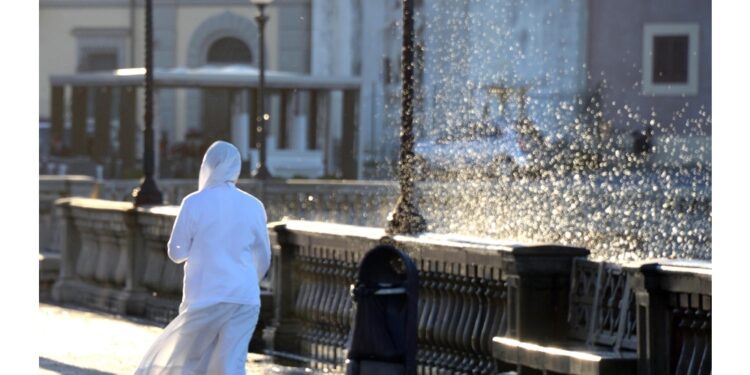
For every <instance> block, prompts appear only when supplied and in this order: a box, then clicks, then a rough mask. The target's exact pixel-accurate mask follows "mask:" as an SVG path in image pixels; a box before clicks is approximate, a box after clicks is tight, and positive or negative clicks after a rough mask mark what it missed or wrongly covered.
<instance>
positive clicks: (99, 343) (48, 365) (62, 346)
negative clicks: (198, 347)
mask: <svg viewBox="0 0 750 375" xmlns="http://www.w3.org/2000/svg"><path fill="white" fill-rule="evenodd" d="M37 330H38V331H37V332H38V335H37V337H38V344H37V349H38V351H39V374H43V375H50V374H64V375H112V374H117V375H120V374H133V372H135V369H136V367H137V366H138V363H139V362H140V360H141V357H142V356H143V355H144V354H145V352H146V350H148V348H149V346H150V344H151V343H152V342H153V341H154V340H155V339H156V337H157V336H158V335H159V334H160V333H161V331H162V328H161V327H160V326H158V325H155V324H154V323H151V322H148V321H144V320H141V319H137V318H131V317H123V316H117V315H112V314H107V313H102V312H96V311H91V310H86V309H81V308H78V307H73V306H58V305H52V304H48V303H43V302H40V303H39V316H38V326H37ZM247 359H248V360H247V364H246V367H245V368H246V370H247V373H248V374H311V373H312V371H310V370H309V369H303V368H292V367H285V366H280V365H277V364H274V363H273V361H272V358H271V357H268V356H265V355H260V354H255V353H249V354H248V357H247Z"/></svg>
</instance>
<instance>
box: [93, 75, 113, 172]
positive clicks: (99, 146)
mask: <svg viewBox="0 0 750 375" xmlns="http://www.w3.org/2000/svg"><path fill="white" fill-rule="evenodd" d="M95 90H96V95H95V97H94V103H95V107H94V121H95V122H94V124H95V127H94V144H93V150H92V157H93V159H94V160H95V161H96V162H97V163H99V164H102V163H104V162H105V160H106V159H107V157H108V155H109V152H110V146H111V145H110V142H109V130H110V120H111V109H112V88H110V87H106V86H105V87H97V88H96V89H95Z"/></svg>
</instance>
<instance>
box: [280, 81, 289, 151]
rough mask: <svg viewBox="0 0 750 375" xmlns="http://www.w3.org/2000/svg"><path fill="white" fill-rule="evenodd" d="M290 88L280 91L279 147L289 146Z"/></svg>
mask: <svg viewBox="0 0 750 375" xmlns="http://www.w3.org/2000/svg"><path fill="white" fill-rule="evenodd" d="M290 94H291V93H290V92H289V90H281V91H280V92H279V97H280V109H279V135H278V137H279V138H278V141H279V142H278V148H279V149H285V148H287V147H288V146H289V140H288V138H289V101H290V100H291V98H292V95H290Z"/></svg>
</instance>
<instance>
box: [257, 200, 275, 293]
mask: <svg viewBox="0 0 750 375" xmlns="http://www.w3.org/2000/svg"><path fill="white" fill-rule="evenodd" d="M260 211H261V213H262V216H263V218H262V221H261V225H260V226H259V228H258V232H259V233H258V234H257V238H258V240H257V241H256V246H257V247H256V248H255V249H253V250H254V251H253V258H254V259H255V266H256V267H257V271H258V282H260V281H261V280H263V277H265V276H266V273H267V272H268V269H269V268H270V267H271V240H270V239H269V238H268V227H267V225H266V224H267V222H268V217H267V216H266V209H265V208H264V207H263V204H262V203H261V205H260Z"/></svg>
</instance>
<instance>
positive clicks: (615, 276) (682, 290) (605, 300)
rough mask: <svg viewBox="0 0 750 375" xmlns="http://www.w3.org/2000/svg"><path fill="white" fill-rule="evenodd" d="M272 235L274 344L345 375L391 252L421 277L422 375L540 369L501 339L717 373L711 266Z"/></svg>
mask: <svg viewBox="0 0 750 375" xmlns="http://www.w3.org/2000/svg"><path fill="white" fill-rule="evenodd" d="M269 227H270V230H271V235H272V243H273V264H272V272H273V274H274V275H275V276H274V277H273V288H272V289H273V291H274V311H273V318H272V319H271V323H270V324H269V326H268V327H267V328H266V329H265V331H264V340H265V342H266V343H265V345H266V347H267V348H269V350H271V352H273V353H274V354H276V355H278V356H283V357H290V358H307V359H308V360H309V361H310V362H311V363H312V364H313V365H314V366H315V367H318V368H320V369H325V370H327V371H333V372H341V371H343V370H344V366H345V360H346V357H347V350H346V349H347V345H348V340H349V334H350V332H349V331H350V328H351V325H352V319H353V318H354V315H353V309H352V308H353V303H352V300H351V297H350V285H352V284H354V283H356V275H357V267H358V264H359V261H360V260H361V259H362V257H363V256H364V254H365V253H366V252H367V251H368V250H369V249H372V248H373V247H375V246H377V245H379V244H390V245H394V246H396V247H397V248H400V249H402V250H404V251H405V252H406V253H407V254H408V255H409V256H410V257H411V258H412V259H413V260H414V262H415V265H416V266H417V269H418V272H419V285H420V288H419V300H418V306H419V312H418V320H417V321H418V327H417V332H418V333H417V340H418V353H417V362H418V373H420V374H433V373H443V372H445V373H481V374H490V373H498V372H503V371H509V370H519V371H520V370H521V369H522V367H523V369H524V371H528V370H532V371H534V370H533V369H534V368H537V369H538V368H539V367H533V366H532V367H525V366H527V364H526V363H523V365H521V363H522V362H516V360H520V359H519V358H515V359H513V358H510V357H508V356H507V355H500V354H499V353H500V352H498V351H497V345H495V344H496V343H494V341H495V340H497V339H498V338H500V339H505V338H509V339H512V340H517V341H519V342H525V343H534V345H541V346H545V345H550V346H551V347H555V348H562V349H565V346H564V345H566V344H565V343H568V342H570V343H572V344H574V345H576V346H575V348H576V350H584V351H585V350H589V351H590V352H591V353H600V354H601V353H605V352H609V353H614V355H615V356H618V357H619V358H620V360H621V361H630V362H629V365H628V366H629V367H628V368H636V367H638V369H639V370H638V373H643V374H662V373H663V374H667V373H684V372H681V371H678V369H685V368H696V369H697V368H703V369H705V368H710V363H711V358H710V357H711V355H710V354H711V353H710V342H711V263H710V262H705V261H687V262H686V261H673V260H649V261H643V262H638V263H631V264H627V265H622V264H618V263H609V262H602V261H597V260H593V259H589V258H588V256H589V252H588V250H586V249H582V248H575V247H565V246H556V245H544V244H542V245H540V244H518V243H511V242H503V241H491V240H484V239H479V238H470V237H458V236H449V235H435V234H423V235H420V236H416V237H414V236H388V235H387V234H386V233H385V232H384V230H383V229H380V228H375V227H359V226H348V225H340V224H329V223H316V222H309V221H284V222H278V223H272V224H270V225H269ZM557 350H558V351H561V350H560V349H557ZM581 353H584V352H581ZM579 357H580V358H587V356H586V354H582V355H580V356H579ZM589 357H592V358H593V357H594V356H591V355H589ZM550 360H555V359H550ZM556 360H557V361H558V362H560V361H561V358H558V359H556ZM623 365H624V363H623ZM622 368H625V367H622ZM571 371H572V370H571ZM524 373H525V372H524ZM573 373H578V372H573ZM582 373H593V372H582Z"/></svg>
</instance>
